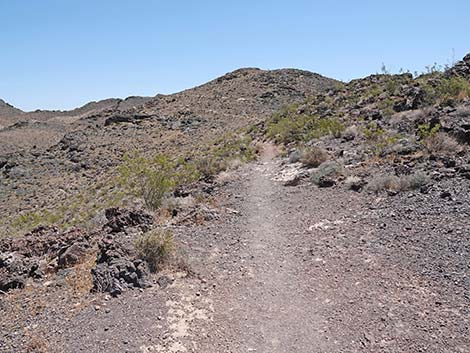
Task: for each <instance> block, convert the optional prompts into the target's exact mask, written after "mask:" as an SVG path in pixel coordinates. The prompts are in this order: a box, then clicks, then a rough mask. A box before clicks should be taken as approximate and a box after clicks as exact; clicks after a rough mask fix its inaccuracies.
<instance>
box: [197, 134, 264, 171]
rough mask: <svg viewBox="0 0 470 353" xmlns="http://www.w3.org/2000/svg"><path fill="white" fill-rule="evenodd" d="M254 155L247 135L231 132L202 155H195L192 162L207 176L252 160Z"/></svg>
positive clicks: (255, 152)
mask: <svg viewBox="0 0 470 353" xmlns="http://www.w3.org/2000/svg"><path fill="white" fill-rule="evenodd" d="M256 156H257V151H256V148H255V147H254V146H253V143H252V139H251V137H250V136H249V135H245V134H237V133H231V134H226V135H224V136H223V137H221V138H219V139H218V140H216V141H215V142H214V143H213V144H212V145H211V146H209V147H208V148H207V149H206V151H205V152H204V153H203V154H202V156H196V157H195V162H194V164H195V166H196V168H197V170H198V171H199V172H200V174H201V175H202V176H206V177H207V176H211V175H216V174H218V173H220V172H222V171H224V170H227V169H228V168H230V167H233V166H236V165H239V164H240V163H246V162H250V161H253V160H255V159H256Z"/></svg>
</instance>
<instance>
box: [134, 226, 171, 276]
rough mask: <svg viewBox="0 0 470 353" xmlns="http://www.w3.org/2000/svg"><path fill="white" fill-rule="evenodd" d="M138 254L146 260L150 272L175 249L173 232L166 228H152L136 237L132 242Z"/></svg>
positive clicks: (155, 269) (156, 268) (154, 270)
mask: <svg viewBox="0 0 470 353" xmlns="http://www.w3.org/2000/svg"><path fill="white" fill-rule="evenodd" d="M134 246H135V248H136V250H137V253H138V256H139V257H140V258H141V259H142V260H144V261H146V262H147V264H148V265H149V268H150V270H151V271H152V272H156V271H157V270H158V268H159V266H160V265H161V264H162V263H163V262H164V261H166V260H168V258H169V257H170V255H171V254H172V253H173V251H174V250H175V244H174V238H173V233H172V232H171V231H168V230H152V231H150V232H147V233H145V234H143V235H142V236H141V237H139V238H137V240H136V241H135V244H134Z"/></svg>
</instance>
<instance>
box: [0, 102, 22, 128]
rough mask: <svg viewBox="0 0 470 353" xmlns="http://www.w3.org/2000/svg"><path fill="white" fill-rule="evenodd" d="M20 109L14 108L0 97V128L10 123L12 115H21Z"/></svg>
mask: <svg viewBox="0 0 470 353" xmlns="http://www.w3.org/2000/svg"><path fill="white" fill-rule="evenodd" d="M23 113H24V112H23V111H22V110H21V109H18V108H15V107H14V106H12V105H11V104H8V103H7V102H5V101H4V100H2V99H0V129H2V128H3V127H5V126H8V125H10V124H11V122H12V120H13V117H15V116H18V115H22V114H23Z"/></svg>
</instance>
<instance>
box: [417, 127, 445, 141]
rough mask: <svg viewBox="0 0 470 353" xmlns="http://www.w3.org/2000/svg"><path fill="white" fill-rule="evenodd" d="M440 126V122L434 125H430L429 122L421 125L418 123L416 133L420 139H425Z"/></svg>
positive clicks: (433, 133)
mask: <svg viewBox="0 0 470 353" xmlns="http://www.w3.org/2000/svg"><path fill="white" fill-rule="evenodd" d="M440 128H441V125H440V124H435V125H434V126H431V124H429V123H426V124H421V125H418V132H417V135H418V137H419V139H420V140H425V139H427V138H428V137H431V136H433V135H435V134H437V133H438V132H439V130H440Z"/></svg>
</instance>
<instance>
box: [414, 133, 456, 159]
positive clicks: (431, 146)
mask: <svg viewBox="0 0 470 353" xmlns="http://www.w3.org/2000/svg"><path fill="white" fill-rule="evenodd" d="M423 145H424V147H425V148H426V150H427V151H428V152H429V153H432V154H454V153H458V152H460V150H461V146H460V144H459V143H458V142H457V140H456V139H454V138H453V137H451V136H449V135H448V134H446V133H445V132H437V133H434V134H431V135H429V136H428V137H426V138H425V139H424V140H423Z"/></svg>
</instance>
